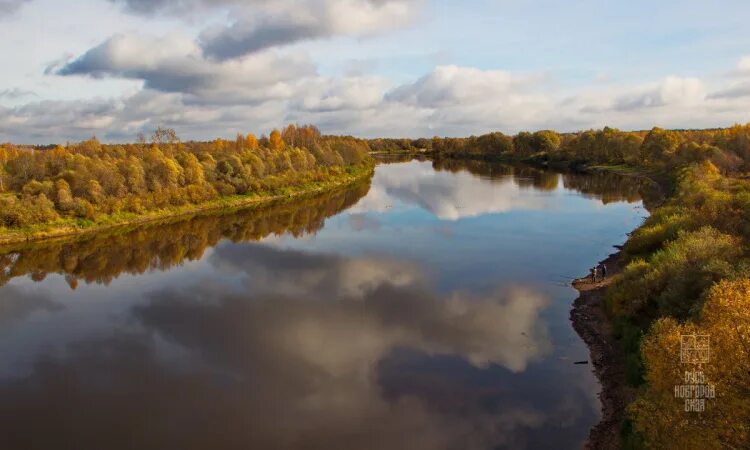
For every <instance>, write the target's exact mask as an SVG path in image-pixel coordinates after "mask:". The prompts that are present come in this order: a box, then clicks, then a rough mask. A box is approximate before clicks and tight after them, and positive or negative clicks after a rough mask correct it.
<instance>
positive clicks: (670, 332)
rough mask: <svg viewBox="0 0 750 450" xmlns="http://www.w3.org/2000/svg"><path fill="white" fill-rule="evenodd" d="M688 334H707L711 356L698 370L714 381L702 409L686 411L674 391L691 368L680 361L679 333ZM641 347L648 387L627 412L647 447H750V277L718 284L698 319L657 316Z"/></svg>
mask: <svg viewBox="0 0 750 450" xmlns="http://www.w3.org/2000/svg"><path fill="white" fill-rule="evenodd" d="M689 334H700V335H708V336H709V338H710V355H711V357H710V361H709V363H707V364H703V365H701V366H700V367H699V369H698V370H700V371H702V372H703V374H704V375H705V381H706V383H710V384H713V385H715V388H716V398H715V399H707V400H706V406H705V411H703V412H685V411H684V400H683V399H680V398H676V396H675V386H679V385H682V384H686V380H685V372H686V371H690V370H693V368H692V367H688V366H686V365H684V364H681V361H680V340H681V336H682V335H689ZM641 351H642V354H643V359H644V363H645V365H646V380H647V381H648V388H647V389H646V390H645V391H643V392H642V393H641V395H640V396H639V398H638V399H637V400H636V401H635V402H634V403H633V404H632V406H631V407H630V413H631V415H632V417H633V419H634V422H635V426H636V429H637V430H638V431H639V432H640V433H641V434H642V435H643V436H644V438H645V439H646V442H647V444H648V445H649V446H650V447H651V448H663V449H721V448H750V280H747V279H744V280H735V281H722V282H720V283H718V284H716V285H715V286H714V287H713V288H712V289H711V290H710V292H709V294H708V297H707V300H706V303H705V305H704V308H703V310H702V313H701V317H700V320H699V321H698V322H697V323H694V322H687V323H685V324H680V323H678V322H677V321H675V320H674V319H671V318H665V319H661V320H659V321H657V322H656V323H655V324H654V326H653V327H652V329H651V331H650V333H649V334H648V336H647V337H646V338H645V339H644V341H643V344H642V346H641ZM688 384H689V383H688Z"/></svg>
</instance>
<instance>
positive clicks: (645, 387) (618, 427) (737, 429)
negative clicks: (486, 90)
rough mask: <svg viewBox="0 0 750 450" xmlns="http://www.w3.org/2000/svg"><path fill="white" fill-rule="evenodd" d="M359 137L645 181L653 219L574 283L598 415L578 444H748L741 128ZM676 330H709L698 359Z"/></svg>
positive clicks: (577, 322)
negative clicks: (690, 356)
mask: <svg viewBox="0 0 750 450" xmlns="http://www.w3.org/2000/svg"><path fill="white" fill-rule="evenodd" d="M369 144H370V147H371V148H372V150H373V151H374V152H378V153H393V154H399V153H401V154H403V153H412V154H420V155H428V156H431V157H433V158H438V159H439V158H447V159H451V158H459V159H484V160H494V161H520V162H524V163H529V164H532V165H540V166H544V167H551V168H560V169H570V170H574V171H584V172H596V171H612V172H616V173H620V174H623V175H630V176H637V177H644V178H648V179H651V180H653V181H654V182H656V184H658V185H659V186H660V187H661V191H662V195H661V196H659V197H663V201H658V200H657V201H654V200H653V199H651V200H650V201H647V200H648V199H644V202H645V203H646V206H647V208H649V210H650V212H651V215H650V217H648V218H647V219H646V220H645V221H644V223H643V224H642V225H641V226H640V227H639V228H637V229H636V230H634V231H633V232H632V233H631V234H630V235H629V238H628V240H627V242H626V243H625V244H624V246H623V247H622V249H621V250H620V251H619V252H618V253H615V254H613V255H611V257H610V258H609V259H608V260H605V261H607V262H608V267H610V265H611V269H614V270H611V271H610V276H609V277H608V278H607V280H606V282H603V283H596V284H594V283H590V282H588V281H587V280H584V279H579V280H576V281H575V282H574V285H575V287H576V288H577V289H578V290H579V292H580V297H579V298H578V299H577V300H576V301H575V303H574V306H573V309H572V311H571V319H572V321H573V326H574V328H575V329H576V331H577V332H578V333H579V334H580V335H581V337H582V339H584V341H585V342H586V344H587V345H588V346H589V348H590V351H591V359H592V361H593V365H594V369H595V373H596V375H597V377H598V378H599V380H600V382H601V385H602V392H601V394H600V399H601V401H602V408H603V410H602V416H603V417H602V421H601V422H600V423H599V424H598V425H597V426H596V427H595V428H594V429H593V430H592V431H591V434H590V436H589V441H588V443H587V447H588V448H608V449H610V448H625V449H641V448H684V449H724V448H730V449H731V448H737V449H739V448H750V248H749V247H748V244H749V241H750V175H749V173H750V124H747V125H735V126H732V127H729V128H723V129H709V130H664V129H661V128H653V129H652V130H649V131H636V132H623V131H620V130H616V129H613V128H604V129H602V130H590V131H584V132H578V133H565V134H558V133H556V132H554V131H549V130H542V131H538V132H535V133H528V132H522V133H519V134H517V135H516V136H506V135H504V134H502V133H490V134H487V135H483V136H472V137H469V138H434V139H416V140H408V139H374V140H370V141H369ZM683 335H688V336H692V335H709V336H710V355H711V359H710V361H709V362H708V363H704V364H702V365H696V364H682V363H681V359H680V355H681V337H682V336H683ZM686 374H692V375H691V377H689V378H690V379H686ZM691 380H692V381H691ZM683 385H692V386H696V385H697V386H703V387H704V388H705V387H709V386H710V387H712V388H713V389H714V392H715V397H709V398H702V399H701V398H695V397H694V398H690V399H685V398H681V397H679V396H676V395H675V392H676V388H677V387H679V386H683ZM687 407H690V409H692V411H689V412H688V411H687V410H686V408H687Z"/></svg>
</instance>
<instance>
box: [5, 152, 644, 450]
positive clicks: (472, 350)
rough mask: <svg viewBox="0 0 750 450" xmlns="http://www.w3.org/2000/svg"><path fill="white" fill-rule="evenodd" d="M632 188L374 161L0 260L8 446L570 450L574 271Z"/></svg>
mask: <svg viewBox="0 0 750 450" xmlns="http://www.w3.org/2000/svg"><path fill="white" fill-rule="evenodd" d="M640 191H641V186H640V185H639V183H638V182H637V181H635V180H633V179H631V178H627V177H620V176H616V175H604V174H598V175H580V174H561V173H556V172H553V171H542V170H539V169H534V168H530V167H519V166H508V165H502V164H491V163H485V162H461V161H428V160H406V161H397V162H390V163H382V164H379V165H378V166H377V167H376V171H375V175H374V177H373V179H372V180H371V181H367V182H361V183H359V184H357V185H354V186H350V187H348V188H346V189H340V190H338V191H335V192H330V193H326V194H324V195H318V196H314V197H310V198H305V199H298V200H293V201H289V202H277V203H275V204H272V205H267V206H264V207H261V208H255V209H251V210H245V211H238V212H231V213H230V212H226V213H222V214H213V215H207V216H200V217H194V218H192V219H189V220H185V219H180V220H174V221H168V222H165V223H158V224H151V225H148V226H141V227H133V228H124V229H118V230H110V231H108V232H106V233H103V234H99V235H90V236H83V237H79V238H75V239H65V240H57V241H49V242H40V243H35V244H23V245H16V246H13V247H6V248H0V361H2V364H1V365H0V435H2V436H3V439H4V440H5V442H6V444H4V445H5V446H6V448H40V449H42V448H44V449H49V448H55V449H58V448H59V449H68V448H70V449H73V448H76V449H120V448H122V449H125V448H127V449H135V448H137V449H166V448H174V449H247V448H257V449H292V448H294V449H296V448H304V449H346V450H349V449H492V448H514V449H516V448H517V449H524V448H528V449H539V448H551V449H552V448H554V449H567V448H580V447H581V445H582V443H583V442H584V441H585V439H586V436H587V435H588V432H589V429H590V428H591V427H592V426H593V425H594V424H595V423H596V422H597V421H598V419H599V414H600V413H599V408H600V404H599V401H598V399H597V392H598V390H599V385H598V383H597V381H596V379H595V378H594V376H593V374H592V373H591V365H587V364H574V362H576V361H585V360H588V349H587V348H586V346H585V345H584V344H583V342H582V341H581V339H580V338H579V337H578V336H577V335H576V333H575V332H574V330H573V329H572V327H571V324H570V321H569V312H570V307H571V304H572V301H573V300H574V299H575V297H576V291H575V290H573V289H572V288H571V287H570V286H569V283H570V281H571V279H572V278H574V277H578V276H581V275H583V274H586V273H588V268H589V267H590V266H592V265H593V264H595V263H596V261H599V260H601V259H603V258H604V257H605V256H606V255H607V254H609V253H611V252H612V251H613V249H612V246H613V245H615V244H621V243H623V242H624V241H625V239H626V233H627V232H629V231H631V230H633V229H634V228H636V227H637V226H638V225H639V224H640V223H641V222H642V220H643V217H644V216H645V215H646V214H647V213H646V211H645V210H644V209H643V206H642V202H641V195H640V194H639V192H640Z"/></svg>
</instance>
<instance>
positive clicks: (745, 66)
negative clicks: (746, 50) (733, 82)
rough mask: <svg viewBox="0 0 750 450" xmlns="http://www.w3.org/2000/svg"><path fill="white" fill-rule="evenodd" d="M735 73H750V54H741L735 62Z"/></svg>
mask: <svg viewBox="0 0 750 450" xmlns="http://www.w3.org/2000/svg"><path fill="white" fill-rule="evenodd" d="M736 73H737V74H739V75H750V56H743V57H742V58H740V60H739V61H738V62H737V68H736Z"/></svg>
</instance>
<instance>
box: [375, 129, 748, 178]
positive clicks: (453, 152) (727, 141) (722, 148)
mask: <svg viewBox="0 0 750 450" xmlns="http://www.w3.org/2000/svg"><path fill="white" fill-rule="evenodd" d="M369 144H370V147H371V148H372V150H373V151H375V152H384V153H398V152H410V153H417V152H421V153H430V154H432V155H434V156H440V157H482V158H492V157H507V158H517V159H524V158H532V159H536V160H540V161H564V162H567V163H580V164H584V163H589V164H590V163H594V164H628V165H633V166H640V167H648V168H651V169H655V170H664V171H671V170H675V169H678V168H680V167H685V166H688V165H690V164H694V163H697V162H700V161H705V160H710V161H711V162H712V163H713V164H714V165H716V166H717V167H719V168H720V169H721V170H722V171H741V170H745V171H747V170H748V169H750V124H746V125H734V126H732V127H729V128H720V129H710V130H665V129H662V128H658V127H655V128H652V129H651V130H649V131H620V130H618V129H616V128H610V127H605V128H603V129H601V130H587V131H581V132H576V133H557V132H555V131H552V130H540V131H536V132H528V131H522V132H520V133H518V134H516V135H514V136H509V135H506V134H503V133H501V132H493V133H488V134H484V135H481V136H470V137H465V138H450V137H446V138H442V137H434V138H432V139H424V138H423V139H371V140H370V141H369Z"/></svg>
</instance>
